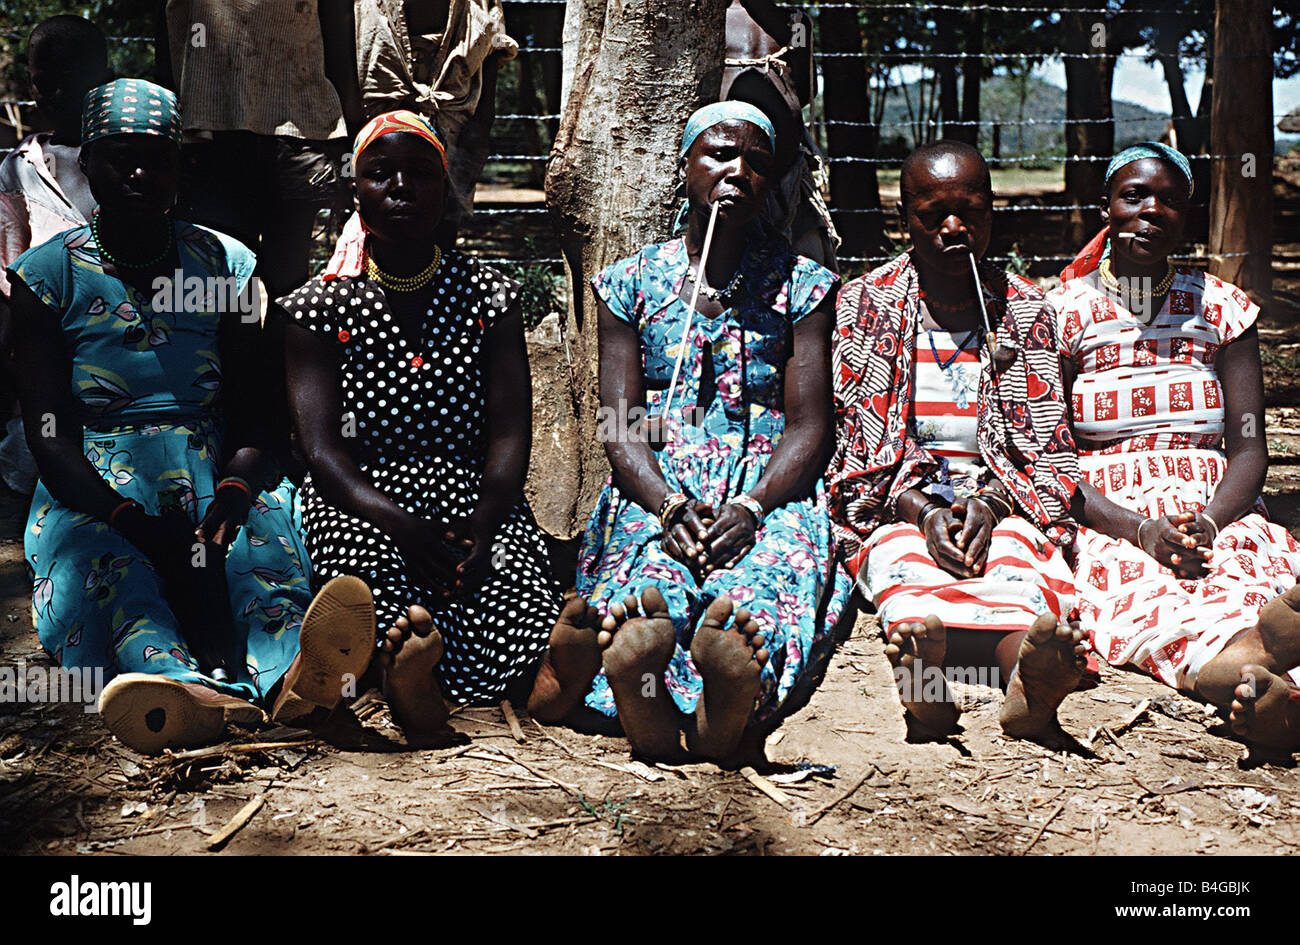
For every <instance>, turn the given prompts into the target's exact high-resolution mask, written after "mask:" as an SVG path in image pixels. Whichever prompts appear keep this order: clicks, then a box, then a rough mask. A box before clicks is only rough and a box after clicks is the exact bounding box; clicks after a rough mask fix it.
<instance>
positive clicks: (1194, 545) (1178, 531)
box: [1138, 512, 1214, 581]
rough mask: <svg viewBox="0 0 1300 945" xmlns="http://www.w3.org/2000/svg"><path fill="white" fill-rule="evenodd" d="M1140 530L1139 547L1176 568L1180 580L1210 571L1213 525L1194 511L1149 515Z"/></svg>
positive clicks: (1167, 566)
mask: <svg viewBox="0 0 1300 945" xmlns="http://www.w3.org/2000/svg"><path fill="white" fill-rule="evenodd" d="M1147 521H1148V522H1151V523H1152V524H1150V525H1147V524H1145V523H1143V527H1141V528H1139V530H1138V547H1140V548H1141V549H1142V550H1143V551H1145V552H1146V553H1147V554H1148V555H1150V556H1151V557H1152V558H1154V559H1155V560H1156V561H1158V562H1159V563H1160V564H1162V565H1164V566H1165V567H1166V568H1168V569H1169V570H1171V571H1173V572H1174V574H1176V575H1177V576H1178V577H1179V579H1180V580H1184V581H1189V580H1196V579H1198V578H1203V577H1205V575H1206V574H1207V573H1209V565H1210V554H1211V549H1212V548H1213V544H1214V543H1213V539H1212V538H1211V537H1210V536H1211V535H1212V534H1213V531H1212V529H1213V526H1211V525H1210V523H1209V522H1207V521H1206V520H1205V518H1204V517H1203V516H1201V515H1198V514H1196V513H1194V512H1180V513H1179V514H1177V515H1165V516H1162V517H1160V518H1152V519H1148V520H1147Z"/></svg>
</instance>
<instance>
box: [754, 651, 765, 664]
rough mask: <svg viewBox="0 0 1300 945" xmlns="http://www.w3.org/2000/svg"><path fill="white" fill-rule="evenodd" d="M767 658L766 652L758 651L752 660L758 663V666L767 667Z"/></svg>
mask: <svg viewBox="0 0 1300 945" xmlns="http://www.w3.org/2000/svg"><path fill="white" fill-rule="evenodd" d="M767 657H768V652H767V650H759V651H758V652H757V653H755V654H754V659H755V660H757V661H758V665H759V666H766V665H767Z"/></svg>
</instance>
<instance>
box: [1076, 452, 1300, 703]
mask: <svg viewBox="0 0 1300 945" xmlns="http://www.w3.org/2000/svg"><path fill="white" fill-rule="evenodd" d="M1079 465H1080V467H1081V469H1082V472H1083V475H1084V476H1085V477H1086V478H1087V480H1088V481H1089V482H1091V483H1092V485H1093V486H1095V487H1096V488H1097V490H1098V491H1100V492H1101V493H1103V494H1104V495H1105V496H1106V497H1107V498H1108V499H1110V500H1111V501H1112V502H1115V503H1116V504H1118V505H1121V506H1123V507H1124V508H1126V509H1131V510H1132V511H1134V512H1137V513H1138V514H1140V515H1146V516H1151V517H1158V516H1162V515H1172V514H1175V513H1177V512H1183V511H1194V512H1202V511H1204V510H1205V507H1206V505H1207V504H1208V503H1209V501H1210V499H1211V498H1212V497H1213V495H1214V490H1215V489H1216V488H1217V487H1218V484H1219V482H1220V481H1221V480H1222V479H1223V475H1224V473H1225V472H1226V471H1227V468H1228V462H1227V459H1225V458H1224V456H1223V454H1222V453H1220V452H1218V451H1217V450H1178V451H1164V452H1151V453H1113V454H1108V455H1100V454H1094V455H1082V456H1080V457H1079ZM1263 513H1264V508H1263V504H1262V503H1259V504H1257V506H1256V508H1255V509H1254V510H1252V511H1251V512H1250V513H1249V514H1247V515H1246V516H1244V517H1243V518H1241V519H1239V520H1237V521H1235V522H1231V523H1228V524H1226V525H1224V526H1223V528H1222V529H1221V530H1220V532H1219V537H1218V538H1217V539H1216V540H1215V542H1214V554H1213V556H1212V558H1211V567H1210V570H1209V573H1208V574H1207V575H1206V576H1205V577H1204V578H1201V579H1200V580H1195V581H1180V580H1178V579H1177V578H1176V577H1175V576H1174V574H1173V572H1172V571H1170V570H1169V569H1168V568H1165V567H1163V566H1161V565H1160V564H1158V563H1157V562H1156V561H1155V559H1154V558H1151V557H1150V556H1148V555H1147V554H1146V553H1145V552H1144V551H1142V550H1141V549H1140V548H1137V547H1135V546H1134V545H1131V544H1129V543H1128V542H1127V541H1122V540H1117V539H1114V538H1110V537H1109V536H1106V535H1103V534H1100V533H1099V532H1096V531H1093V530H1092V529H1088V528H1080V529H1079V538H1078V542H1077V544H1076V546H1075V547H1076V550H1077V554H1078V559H1077V562H1076V566H1075V574H1076V580H1077V583H1078V588H1079V618H1080V622H1081V625H1082V626H1083V629H1084V630H1085V631H1086V632H1087V633H1088V636H1089V639H1090V640H1091V641H1092V645H1093V648H1094V649H1095V650H1096V651H1097V653H1098V655H1100V656H1101V657H1102V658H1103V659H1105V660H1106V661H1107V662H1109V663H1112V664H1116V665H1120V664H1124V663H1128V664H1131V665H1133V666H1136V667H1138V668H1140V669H1142V670H1144V671H1145V672H1147V673H1150V674H1151V675H1152V676H1154V677H1156V678H1157V679H1159V680H1160V681H1161V682H1163V683H1165V684H1166V685H1168V686H1172V687H1174V688H1177V689H1181V690H1183V691H1184V692H1188V693H1193V692H1194V691H1195V687H1196V675H1197V673H1198V672H1199V671H1200V669H1201V667H1203V666H1204V665H1205V664H1206V663H1208V662H1209V661H1210V660H1212V659H1213V658H1214V657H1215V656H1217V655H1218V654H1219V653H1220V652H1222V651H1223V648H1224V647H1225V646H1227V645H1228V643H1229V642H1231V640H1232V638H1233V637H1235V636H1237V635H1238V634H1240V633H1241V632H1242V631H1244V630H1249V629H1250V628H1251V627H1253V626H1255V624H1256V622H1257V621H1258V620H1259V612H1260V610H1261V609H1262V608H1263V606H1264V604H1265V603H1267V602H1268V601H1269V600H1271V599H1272V598H1274V597H1276V596H1277V595H1278V594H1281V593H1282V592H1283V591H1285V590H1287V589H1288V588H1290V587H1292V586H1294V585H1295V583H1296V580H1297V578H1298V577H1300V542H1297V541H1296V540H1295V539H1294V538H1292V537H1291V535H1290V533H1288V532H1287V530H1286V529H1285V528H1283V527H1282V526H1280V525H1275V524H1273V523H1272V522H1270V521H1268V519H1267V518H1266V517H1265V515H1264V514H1263ZM1290 675H1291V688H1292V696H1293V698H1294V697H1296V695H1297V691H1298V690H1297V687H1298V686H1300V670H1292V671H1291V674H1290Z"/></svg>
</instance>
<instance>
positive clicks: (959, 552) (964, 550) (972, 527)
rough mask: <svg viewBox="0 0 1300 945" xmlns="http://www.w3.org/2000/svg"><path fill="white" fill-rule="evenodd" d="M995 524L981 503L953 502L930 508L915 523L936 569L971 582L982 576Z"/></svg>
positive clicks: (975, 500)
mask: <svg viewBox="0 0 1300 945" xmlns="http://www.w3.org/2000/svg"><path fill="white" fill-rule="evenodd" d="M997 523H998V518H997V515H996V514H995V513H994V511H993V508H992V507H991V506H990V505H989V504H988V503H987V502H985V501H984V500H983V499H979V498H976V497H974V496H971V497H970V498H962V499H954V500H953V501H952V502H951V503H950V504H949V505H938V506H931V507H930V510H929V512H923V513H922V520H921V521H920V522H918V523H917V525H918V527H921V526H923V527H921V533H922V535H923V536H924V537H925V546H926V550H928V551H929V552H930V557H931V558H933V559H934V561H935V563H936V564H937V565H939V567H941V568H943V569H944V570H945V571H947V572H948V573H949V574H951V575H952V576H953V577H958V578H963V579H965V578H974V577H979V576H980V575H981V574H983V573H984V565H985V563H986V561H987V560H988V553H989V541H990V540H991V539H992V537H993V528H994V526H995V525H997Z"/></svg>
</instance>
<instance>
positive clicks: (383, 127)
mask: <svg viewBox="0 0 1300 945" xmlns="http://www.w3.org/2000/svg"><path fill="white" fill-rule="evenodd" d="M391 134H408V135H418V136H419V137H421V138H423V139H424V140H425V141H428V142H429V143H431V144H432V145H433V146H434V148H436V149H437V151H438V157H440V158H441V159H442V169H443V171H446V170H447V148H446V147H445V146H444V145H443V143H442V139H441V138H439V137H438V132H437V131H436V130H434V127H433V125H431V124H429V120H428V119H427V118H425V117H424V116H423V115H418V114H416V113H415V112H413V111H408V110H407V109H404V108H403V109H399V110H398V111H395V112H384V114H382V115H376V116H375V117H374V118H372V119H370V121H368V122H366V126H365V127H364V128H362V129H361V130H360V131H359V132H357V140H356V141H355V142H354V143H353V145H352V166H353V167H356V166H357V161H359V160H361V152H363V151H364V150H365V149H366V148H368V147H370V145H372V144H374V142H375V139H376V138H379V137H382V136H383V135H391Z"/></svg>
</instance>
